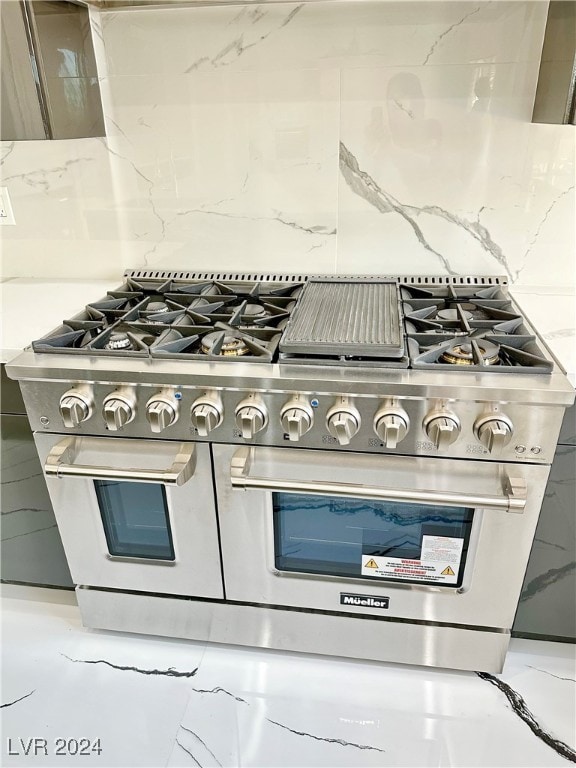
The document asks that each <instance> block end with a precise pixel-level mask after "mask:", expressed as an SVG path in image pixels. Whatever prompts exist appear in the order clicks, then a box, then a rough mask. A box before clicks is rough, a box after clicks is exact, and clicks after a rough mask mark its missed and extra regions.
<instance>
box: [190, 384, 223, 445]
mask: <svg viewBox="0 0 576 768" xmlns="http://www.w3.org/2000/svg"><path fill="white" fill-rule="evenodd" d="M223 418H224V408H223V407H222V400H221V399H220V395H219V394H217V393H216V392H213V393H212V392H207V393H206V394H205V395H202V397H199V398H197V399H196V400H194V402H193V403H192V408H191V409H190V420H191V421H192V425H193V426H194V427H196V429H197V430H198V434H199V436H200V437H208V435H209V434H210V432H212V430H213V429H216V427H219V426H220V424H222V419H223Z"/></svg>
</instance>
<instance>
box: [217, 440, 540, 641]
mask: <svg viewBox="0 0 576 768" xmlns="http://www.w3.org/2000/svg"><path fill="white" fill-rule="evenodd" d="M213 451H214V458H215V467H216V487H217V496H218V510H219V517H220V531H221V542H222V555H223V562H224V580H225V588H226V595H227V597H228V598H229V599H232V600H239V601H247V602H254V603H264V604H273V605H285V606H294V607H298V608H311V609H318V610H328V611H345V612H353V613H373V614H378V615H381V616H390V617H392V616H393V617H396V618H407V619H417V620H423V621H438V622H449V623H454V624H475V625H476V626H494V627H503V628H506V627H510V626H511V623H512V619H513V616H514V611H515V609H516V604H517V600H518V595H519V592H520V588H521V585H522V579H523V576H524V572H525V569H526V563H527V560H528V555H529V552H530V546H531V543H532V538H533V534H534V529H535V526H536V522H537V518H538V511H539V508H540V503H541V499H542V495H543V492H544V488H545V483H546V478H547V474H548V469H547V467H539V466H538V467H522V466H519V465H515V464H498V463H492V462H478V461H461V460H460V461H459V460H451V459H439V458H426V457H401V456H373V455H366V454H354V453H338V454H336V453H334V452H328V451H326V452H323V451H309V450H294V449H285V448H264V447H259V446H252V447H244V448H238V447H234V446H214V447H213Z"/></svg>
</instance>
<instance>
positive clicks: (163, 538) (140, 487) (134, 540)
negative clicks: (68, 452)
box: [94, 480, 175, 560]
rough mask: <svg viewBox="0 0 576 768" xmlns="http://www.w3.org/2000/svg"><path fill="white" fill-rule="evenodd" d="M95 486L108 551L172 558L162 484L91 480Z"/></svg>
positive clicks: (161, 558) (155, 558) (168, 521)
mask: <svg viewBox="0 0 576 768" xmlns="http://www.w3.org/2000/svg"><path fill="white" fill-rule="evenodd" d="M94 488H95V490H96V496H97V498H98V506H99V507H100V515H101V517H102V525H103V526H104V534H105V536H106V542H107V544H108V551H109V552H110V554H111V555H114V556H116V557H138V558H146V559H149V560H174V559H175V557H174V546H173V544H172V532H171V530H170V520H169V516H168V505H167V503H166V491H165V489H164V486H163V485H160V484H158V485H156V484H151V483H131V482H124V481H114V480H94Z"/></svg>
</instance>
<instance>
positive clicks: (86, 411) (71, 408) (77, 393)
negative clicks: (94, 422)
mask: <svg viewBox="0 0 576 768" xmlns="http://www.w3.org/2000/svg"><path fill="white" fill-rule="evenodd" d="M59 407H60V415H61V416H62V421H63V422H64V426H65V427H67V428H68V429H74V427H79V426H80V424H82V422H83V421H87V420H88V419H89V418H90V417H91V416H92V413H93V411H94V398H93V396H92V391H91V390H90V389H89V388H87V387H78V388H74V389H70V390H68V392H65V393H64V394H63V395H62V397H61V398H60V406H59Z"/></svg>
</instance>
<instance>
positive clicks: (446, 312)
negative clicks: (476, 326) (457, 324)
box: [436, 304, 476, 321]
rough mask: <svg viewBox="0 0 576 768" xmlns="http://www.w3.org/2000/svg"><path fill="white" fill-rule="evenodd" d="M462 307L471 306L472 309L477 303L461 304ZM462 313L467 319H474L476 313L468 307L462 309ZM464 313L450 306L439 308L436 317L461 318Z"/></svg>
mask: <svg viewBox="0 0 576 768" xmlns="http://www.w3.org/2000/svg"><path fill="white" fill-rule="evenodd" d="M460 306H461V307H464V306H465V307H470V309H476V305H475V304H461V305H460ZM462 315H463V316H464V317H465V318H466V320H472V318H473V317H474V315H473V314H472V312H470V311H469V310H468V309H462ZM462 315H461V314H460V312H458V309H457V308H456V307H448V308H447V309H439V310H438V312H437V313H436V319H437V320H452V321H453V320H456V321H458V320H460V319H461V317H462Z"/></svg>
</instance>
